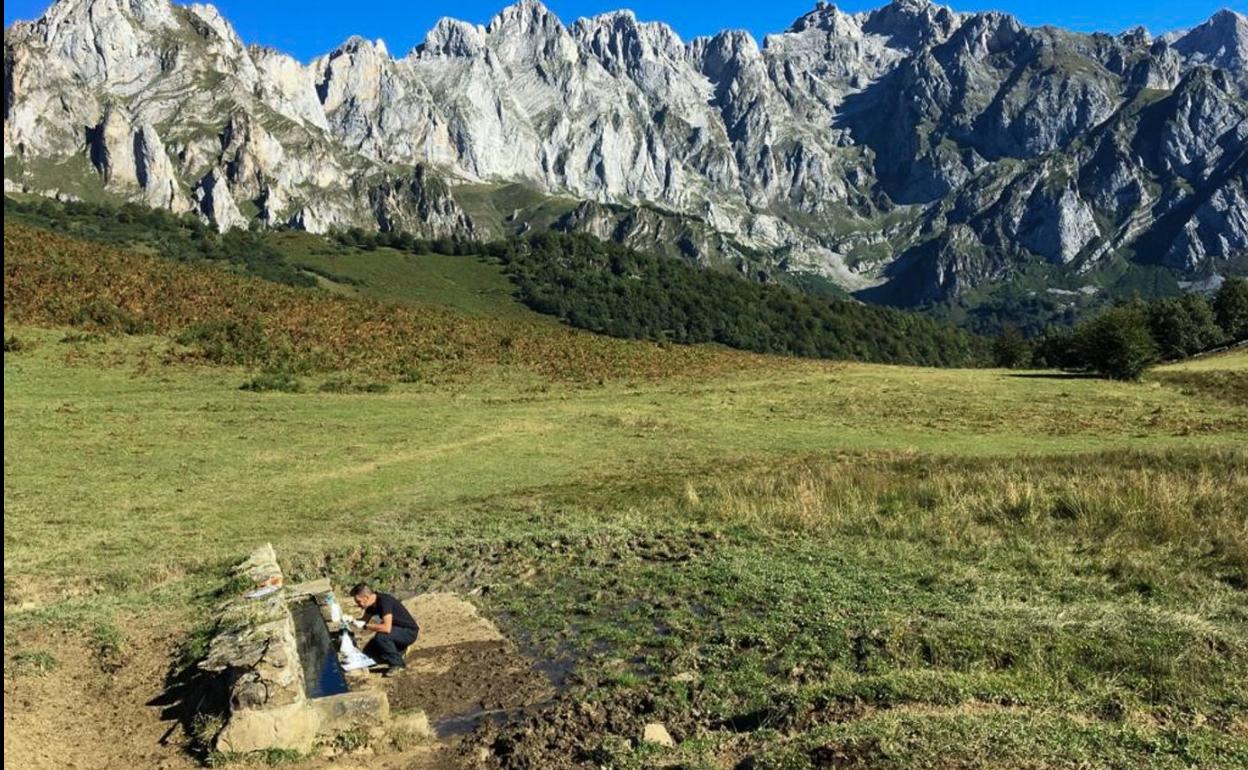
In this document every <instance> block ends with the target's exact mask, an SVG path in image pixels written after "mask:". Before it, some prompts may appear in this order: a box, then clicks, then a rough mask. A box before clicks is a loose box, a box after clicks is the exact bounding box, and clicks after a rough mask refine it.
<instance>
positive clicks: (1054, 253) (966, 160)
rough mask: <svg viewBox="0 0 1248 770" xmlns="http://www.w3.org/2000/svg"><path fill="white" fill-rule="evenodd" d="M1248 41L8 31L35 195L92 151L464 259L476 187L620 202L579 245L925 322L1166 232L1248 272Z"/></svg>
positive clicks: (116, 8) (828, 30)
mask: <svg viewBox="0 0 1248 770" xmlns="http://www.w3.org/2000/svg"><path fill="white" fill-rule="evenodd" d="M1246 28H1248V22H1246V21H1245V18H1244V17H1243V16H1241V15H1239V14H1236V13H1233V12H1230V11H1225V12H1221V13H1219V14H1216V15H1215V16H1214V17H1213V18H1211V19H1210V20H1209V21H1208V22H1207V23H1206V24H1203V25H1201V26H1199V27H1197V28H1195V29H1192V30H1190V31H1188V32H1186V33H1182V34H1177V35H1167V36H1163V37H1161V38H1156V39H1155V38H1153V37H1152V36H1151V35H1149V34H1148V32H1147V31H1145V30H1142V29H1136V30H1130V31H1128V32H1125V33H1122V34H1120V35H1116V36H1111V35H1104V34H1094V35H1085V34H1079V33H1073V32H1068V31H1064V30H1059V29H1054V28H1048V27H1046V28H1029V27H1026V26H1024V25H1022V24H1021V23H1019V21H1018V20H1017V19H1015V18H1013V17H1011V16H1008V15H1005V14H1000V13H973V14H963V13H956V12H953V11H951V10H949V9H948V8H944V7H941V6H938V5H934V4H932V3H930V2H927V0H896V1H895V2H892V3H890V4H888V5H886V6H884V7H882V8H879V9H876V10H873V11H867V12H863V13H857V14H849V13H845V12H843V11H841V10H839V9H837V8H836V7H834V6H832V5H829V4H826V3H822V2H821V3H819V4H818V5H817V6H816V7H815V8H814V9H813V10H812V11H811V12H809V13H807V14H804V15H803V16H801V17H800V18H798V19H797V20H796V21H794V23H793V24H792V25H791V26H790V27H789V29H787V30H786V31H784V32H782V33H779V34H775V35H769V36H767V37H766V38H765V39H764V41H763V45H761V46H760V45H759V44H758V43H757V42H756V41H755V40H754V39H753V38H752V37H751V36H750V35H749V34H748V33H745V32H740V31H725V32H721V33H719V34H716V35H713V36H710V37H704V38H697V39H694V40H691V41H682V40H681V39H680V38H679V37H678V36H677V35H676V34H675V32H674V31H672V30H671V29H670V28H669V27H667V26H666V25H664V24H661V23H654V22H644V21H640V20H638V19H637V18H636V16H635V15H634V14H633V13H631V12H628V11H618V12H613V13H607V14H602V15H598V16H595V17H592V18H586V19H580V20H577V21H576V22H575V23H572V24H570V25H567V24H564V23H563V22H562V21H561V20H560V19H558V18H557V17H556V16H555V15H554V14H553V13H551V12H550V11H549V9H547V8H546V7H545V6H543V5H542V4H541V3H539V2H534V1H533V0H524V1H523V2H520V3H517V4H515V5H512V6H510V7H507V8H505V9H503V10H502V11H501V12H500V13H499V14H498V15H497V16H496V17H495V18H494V19H492V20H491V21H490V22H489V24H487V25H483V26H482V25H474V24H469V23H466V22H461V21H455V20H450V19H444V20H442V21H440V22H439V23H438V24H437V25H436V26H435V27H434V29H432V30H431V31H430V32H429V33H428V35H427V36H426V39H425V40H424V42H423V43H422V44H421V45H420V46H418V47H417V48H416V49H414V50H413V51H411V52H410V53H408V54H406V55H404V56H401V57H396V56H395V55H393V54H392V53H391V52H390V51H389V49H388V48H387V47H386V45H385V44H384V42H382V41H379V40H374V41H370V40H365V39H362V38H351V39H349V40H347V41H346V42H344V43H343V44H342V45H341V46H339V47H338V48H336V49H334V50H333V51H331V52H329V53H327V54H325V55H324V56H321V57H318V58H316V59H315V60H313V61H312V62H310V63H309V64H307V65H306V66H305V65H302V64H300V63H299V62H297V61H295V60H294V59H292V58H290V57H289V56H286V55H284V54H281V53H279V52H276V51H273V50H270V49H265V48H260V47H250V48H249V47H247V46H245V45H243V43H242V41H241V40H240V39H239V37H238V35H237V33H236V32H235V31H234V30H233V28H232V27H231V26H230V25H229V23H228V22H227V21H226V20H225V19H224V18H222V17H221V15H220V14H219V13H218V12H217V11H216V10H215V9H213V8H212V7H211V6H204V5H193V6H175V5H171V4H170V3H168V2H167V0H134V1H133V2H129V1H126V2H122V0H58V2H56V3H55V4H54V5H53V6H52V7H51V8H50V9H49V10H48V11H47V13H46V14H45V15H44V16H43V17H42V18H41V19H40V20H38V21H36V22H33V23H18V24H15V25H13V26H12V27H10V28H9V29H8V30H6V33H5V74H6V79H5V80H6V83H5V89H6V90H5V157H6V179H8V178H10V177H12V184H14V185H16V186H18V187H22V188H25V189H53V188H56V189H59V185H52V184H47V183H45V182H43V181H42V180H39V179H35V178H34V176H36V175H37V172H36V171H34V170H33V169H35V168H36V167H37V166H38V165H39V164H37V163H34V162H33V161H35V160H39V159H64V158H67V157H71V156H74V155H76V154H83V153H85V154H86V155H87V156H88V157H89V158H90V159H91V160H92V162H93V163H94V167H95V168H96V169H97V170H98V171H99V173H100V176H101V180H102V181H103V183H104V185H105V187H106V189H108V190H110V191H112V192H113V193H115V194H117V195H121V196H126V197H130V198H134V199H137V200H143V201H146V202H147V203H149V204H151V205H158V206H165V207H168V208H170V209H173V210H183V209H187V208H191V207H192V205H193V207H194V210H196V211H198V212H200V213H201V215H203V216H204V217H206V218H209V219H211V220H212V221H213V222H215V223H216V225H217V226H218V227H221V228H229V227H237V226H243V225H245V224H247V223H249V222H250V221H251V220H258V221H260V222H261V223H263V224H266V225H270V226H277V225H293V226H297V227H304V228H307V229H309V230H313V231H316V232H323V231H326V230H329V229H334V228H343V227H352V226H359V227H376V228H382V229H396V228H402V229H408V230H411V231H413V232H416V233H421V234H425V235H430V236H432V235H437V236H441V235H453V236H460V237H472V236H473V235H474V234H480V233H484V232H487V231H489V230H490V228H489V227H487V224H488V223H485V222H473V221H472V219H471V218H470V217H469V216H468V215H467V214H466V213H465V212H464V211H463V209H462V208H461V207H460V206H459V203H458V201H457V199H456V188H457V186H458V185H460V184H463V183H472V184H474V185H482V184H485V185H493V184H497V183H500V182H509V183H521V184H524V185H526V186H528V187H530V188H532V189H535V190H537V191H539V192H541V193H543V194H549V195H556V196H567V197H572V198H576V199H578V200H580V201H584V202H587V203H592V204H594V205H595V206H599V207H600V208H597V209H591V208H583V207H582V208H578V209H576V211H575V212H573V214H571V215H569V216H568V217H566V218H565V219H564V220H561V225H560V226H562V227H565V228H567V229H583V230H585V231H587V232H600V233H603V234H607V235H608V237H612V238H615V239H617V240H621V241H622V242H627V243H630V244H632V245H636V246H639V247H643V248H652V249H659V250H663V251H666V252H668V253H674V254H677V255H679V256H684V257H686V258H690V259H695V260H704V261H714V260H717V259H722V260H737V259H739V258H740V255H741V254H742V253H743V252H745V251H749V252H755V251H757V252H758V253H759V254H762V255H764V256H762V257H759V258H758V259H762V260H767V259H770V261H771V264H770V265H769V267H771V268H776V269H798V270H808V271H813V272H817V273H821V274H824V275H827V276H829V277H833V278H834V280H837V281H839V282H841V283H842V284H843V285H845V286H846V287H849V288H862V287H863V286H873V285H876V284H879V283H881V282H892V283H894V284H895V286H894V288H895V291H893V292H892V293H891V295H890V296H894V297H896V298H898V301H905V302H911V303H912V302H916V301H920V298H923V301H926V300H930V299H933V298H940V297H944V296H948V294H949V292H950V291H953V289H952V288H951V287H959V289H958V290H961V289H962V288H968V287H970V286H972V285H975V284H976V283H977V282H980V281H983V280H1003V279H1008V277H1009V276H1010V274H1011V272H1012V271H1013V270H1014V269H1015V268H1016V267H1018V266H1019V265H1022V264H1024V263H1027V262H1028V261H1029V260H1035V259H1039V260H1045V261H1048V262H1049V263H1050V264H1052V265H1055V266H1057V267H1059V268H1061V269H1068V270H1070V271H1084V270H1086V269H1087V268H1088V267H1089V265H1090V264H1092V263H1094V262H1097V261H1098V260H1104V259H1108V258H1111V257H1113V256H1115V255H1123V256H1124V257H1131V255H1132V254H1136V253H1139V251H1140V250H1139V249H1138V248H1136V246H1135V244H1136V241H1137V240H1138V239H1139V238H1140V237H1142V236H1143V235H1144V234H1147V235H1148V237H1149V238H1150V239H1154V240H1157V239H1160V240H1164V243H1161V244H1159V245H1150V246H1149V249H1150V250H1151V251H1150V253H1153V252H1156V253H1157V254H1158V255H1164V258H1163V257H1162V256H1156V257H1155V261H1159V262H1161V263H1163V264H1166V265H1169V266H1171V267H1173V268H1174V269H1175V270H1178V271H1180V272H1185V273H1200V272H1202V271H1203V272H1206V273H1207V272H1216V271H1219V270H1228V269H1231V267H1232V266H1231V263H1230V262H1229V261H1228V260H1232V259H1234V258H1237V256H1238V255H1239V254H1238V252H1239V250H1240V249H1241V247H1240V245H1239V241H1238V239H1237V238H1236V237H1235V236H1234V232H1235V228H1236V223H1237V222H1239V221H1240V220H1241V219H1242V217H1243V216H1244V211H1243V209H1242V205H1243V203H1242V196H1240V195H1238V194H1236V192H1235V190H1236V189H1238V188H1236V186H1235V185H1234V184H1233V182H1234V181H1238V177H1236V179H1235V180H1229V181H1228V180H1224V179H1222V176H1225V175H1226V173H1227V170H1228V168H1230V165H1231V164H1232V163H1233V161H1234V158H1235V157H1237V156H1238V155H1239V154H1241V153H1242V152H1243V151H1244V147H1245V142H1246V140H1245V128H1244V126H1245V123H1244V120H1243V116H1244V114H1245V101H1244V93H1245V91H1244V90H1243V88H1244V83H1245V80H1244V79H1245V60H1246V57H1245V50H1246V47H1245V41H1246V40H1248V35H1246V34H1245V29H1246ZM127 136H129V137H130V139H129V140H127V139H126V137H127ZM162 158H164V159H165V160H164V161H163V162H162ZM10 159H12V161H13V162H12V163H10ZM10 168H12V169H13V171H12V173H10ZM1223 190H1225V191H1223ZM186 191H189V192H186ZM1219 191H1223V192H1219ZM68 192H71V193H72V191H68ZM610 207H624V208H625V209H628V210H630V211H631V212H632V213H631V214H626V213H620V212H619V211H617V210H616V209H613V208H610ZM660 212H661V213H660ZM1173 220H1181V221H1173ZM1228 227H1229V228H1230V229H1231V235H1230V236H1227V235H1225V233H1224V232H1222V231H1223V230H1225V228H1228ZM734 244H736V245H739V247H740V248H738V247H737V246H735V245H734ZM766 255H770V256H766ZM924 255H927V256H924ZM931 255H943V256H939V258H937V257H936V256H931ZM1131 258H1134V257H1131ZM933 260H935V261H933ZM937 264H939V265H940V267H939V269H937V267H936V265H937ZM849 265H853V269H852V270H850V269H849V268H848V266H849ZM915 271H917V272H915ZM923 281H934V283H933V284H930V285H926V284H923V283H922V282H923ZM903 288H904V291H903V290H902V289H903Z"/></svg>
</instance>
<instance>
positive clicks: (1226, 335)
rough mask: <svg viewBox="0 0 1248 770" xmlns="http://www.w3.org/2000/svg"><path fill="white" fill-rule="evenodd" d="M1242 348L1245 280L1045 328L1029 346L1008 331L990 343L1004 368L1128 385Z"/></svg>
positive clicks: (1247, 325)
mask: <svg viewBox="0 0 1248 770" xmlns="http://www.w3.org/2000/svg"><path fill="white" fill-rule="evenodd" d="M1245 340H1248V279H1244V278H1227V279H1226V280H1224V281H1223V282H1222V285H1221V286H1220V287H1219V288H1218V290H1217V292H1216V293H1215V294H1214V295H1213V296H1212V297H1211V298H1206V297H1204V296H1202V295H1200V294H1196V293H1190V294H1184V295H1182V296H1180V297H1168V298H1165V299H1157V300H1151V301H1146V300H1141V299H1135V300H1130V301H1126V302H1120V303H1119V304H1117V305H1115V306H1113V307H1111V308H1109V309H1107V310H1105V311H1103V312H1101V313H1100V314H1098V315H1096V316H1094V317H1092V318H1090V319H1088V320H1086V321H1083V322H1082V323H1079V324H1078V325H1076V326H1075V327H1073V328H1070V329H1064V328H1056V327H1050V328H1049V329H1047V330H1046V331H1045V332H1044V333H1043V334H1041V335H1039V336H1037V337H1033V338H1031V339H1028V338H1026V337H1024V336H1023V334H1022V333H1021V332H1020V331H1019V330H1018V329H1017V328H1016V327H1014V326H1009V325H1007V326H1006V327H1005V328H1004V329H1003V330H1002V331H1001V333H1000V334H999V335H998V336H997V338H996V340H995V341H994V343H993V359H994V362H995V363H996V364H997V365H998V366H1004V367H1010V368H1024V367H1036V368H1056V369H1064V370H1067V371H1086V372H1092V373H1095V374H1099V375H1101V376H1104V377H1109V378H1111V379H1118V380H1134V379H1138V378H1139V377H1140V375H1141V374H1143V373H1144V371H1145V370H1146V369H1148V367H1149V366H1152V365H1153V364H1155V363H1157V362H1159V361H1174V360H1177V359H1181V358H1187V357H1188V356H1193V355H1196V354H1197V353H1203V352H1206V351H1208V350H1212V349H1214V348H1217V347H1220V346H1223V345H1229V344H1235V343H1238V342H1243V341H1245Z"/></svg>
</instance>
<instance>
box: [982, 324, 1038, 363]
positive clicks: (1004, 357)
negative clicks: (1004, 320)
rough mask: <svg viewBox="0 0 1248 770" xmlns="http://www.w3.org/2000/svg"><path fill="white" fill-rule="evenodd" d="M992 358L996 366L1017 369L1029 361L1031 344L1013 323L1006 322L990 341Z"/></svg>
mask: <svg viewBox="0 0 1248 770" xmlns="http://www.w3.org/2000/svg"><path fill="white" fill-rule="evenodd" d="M992 360H993V363H995V364H996V365H997V366H1000V367H1003V368H1006V369H1017V368H1019V367H1022V366H1027V365H1028V364H1029V363H1030V362H1031V345H1030V344H1029V343H1028V342H1027V338H1026V337H1024V336H1023V333H1022V332H1020V331H1019V330H1018V327H1017V326H1015V325H1014V324H1006V325H1005V326H1003V327H1002V328H1001V333H1000V334H998V335H997V338H996V339H995V340H994V341H993V343H992Z"/></svg>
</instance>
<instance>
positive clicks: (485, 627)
mask: <svg viewBox="0 0 1248 770" xmlns="http://www.w3.org/2000/svg"><path fill="white" fill-rule="evenodd" d="M403 606H404V607H406V608H407V609H408V611H409V612H411V613H412V617H414V618H416V622H417V623H418V624H420V637H419V638H418V639H417V640H416V643H415V644H413V645H412V646H411V647H409V648H408V650H407V651H408V654H409V655H410V654H411V653H413V652H416V651H418V650H432V649H437V648H439V647H453V646H456V645H461V644H469V643H473V642H498V643H502V644H505V643H506V642H507V640H506V637H504V636H503V635H502V633H501V632H499V630H498V627H497V626H495V625H494V624H493V623H491V622H490V621H489V620H487V619H486V618H483V617H481V615H480V614H478V613H477V608H476V607H474V606H473V605H472V604H471V603H470V602H467V601H464V600H463V599H461V598H459V596H457V595H456V594H452V593H432V594H420V595H418V596H413V597H412V598H411V599H408V600H407V601H405V602H403Z"/></svg>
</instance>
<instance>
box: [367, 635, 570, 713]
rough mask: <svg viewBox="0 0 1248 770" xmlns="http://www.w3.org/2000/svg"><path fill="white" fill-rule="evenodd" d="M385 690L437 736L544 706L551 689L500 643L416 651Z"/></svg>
mask: <svg viewBox="0 0 1248 770" xmlns="http://www.w3.org/2000/svg"><path fill="white" fill-rule="evenodd" d="M391 681H392V684H391V685H390V686H389V687H388V688H387V694H388V695H389V697H390V705H391V707H392V708H395V709H407V708H420V709H424V711H425V713H426V714H427V715H428V716H429V720H430V723H431V724H432V725H433V727H434V729H435V731H437V732H438V734H439V735H444V736H446V735H452V734H457V733H462V732H467V731H469V730H471V729H472V728H473V727H475V726H476V723H477V722H479V721H480V720H481V719H483V718H485V717H488V716H503V715H506V714H507V713H508V712H512V711H516V710H520V709H524V708H526V707H530V706H532V705H534V704H537V703H541V702H544V701H547V700H549V699H550V698H551V697H552V696H553V695H554V688H553V687H552V686H551V684H550V682H549V680H547V679H546V677H544V676H543V675H542V674H541V673H540V672H538V671H537V670H536V669H535V668H534V667H533V661H531V660H529V659H528V658H525V657H523V656H521V655H518V654H517V653H516V652H515V650H514V649H513V648H512V647H511V645H509V644H506V643H504V642H465V643H463V644H458V645H454V646H449V647H439V648H435V649H431V650H420V651H417V652H416V653H413V654H412V655H411V656H409V658H408V670H407V671H406V672H404V673H403V675H401V676H399V677H396V678H395V679H394V680H391Z"/></svg>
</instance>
